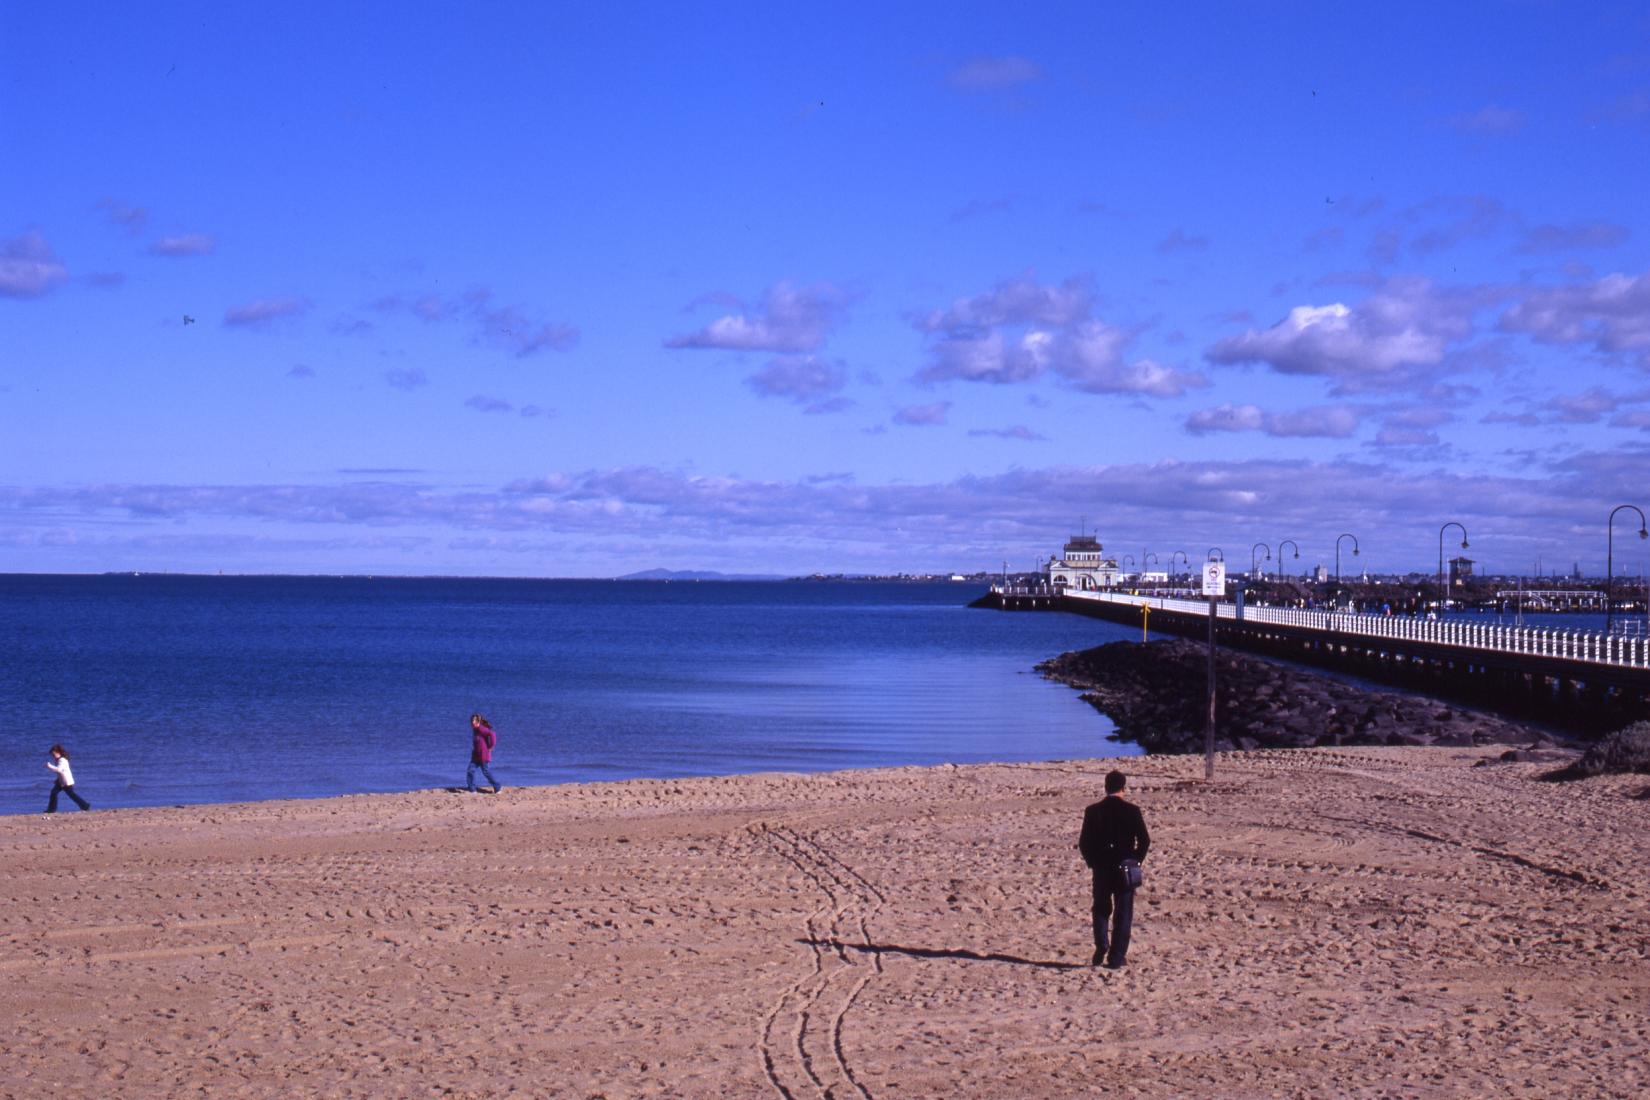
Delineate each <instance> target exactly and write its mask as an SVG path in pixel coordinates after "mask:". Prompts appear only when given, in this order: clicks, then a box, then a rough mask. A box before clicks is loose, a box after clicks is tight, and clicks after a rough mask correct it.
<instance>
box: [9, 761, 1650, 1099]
mask: <svg viewBox="0 0 1650 1100" xmlns="http://www.w3.org/2000/svg"><path fill="white" fill-rule="evenodd" d="M1499 751H1500V750H1499V749H1489V748H1481V749H1462V748H1455V749H1443V748H1376V749H1357V750H1351V749H1311V750H1295V751H1270V752H1268V751H1262V752H1254V753H1249V754H1241V755H1235V756H1229V757H1225V756H1223V757H1222V758H1221V759H1220V761H1219V771H1218V775H1217V779H1216V781H1215V782H1214V783H1212V784H1206V783H1204V782H1202V779H1201V776H1202V760H1201V759H1200V758H1196V757H1172V756H1163V757H1145V758H1132V759H1129V760H1127V761H1125V762H1123V764H1122V766H1124V767H1125V768H1127V769H1128V770H1129V772H1130V774H1131V777H1132V794H1133V796H1134V799H1135V801H1136V802H1138V804H1139V805H1140V806H1141V807H1142V809H1143V810H1144V811H1145V813H1146V816H1147V820H1148V822H1149V823H1150V826H1151V829H1152V833H1153V841H1154V844H1153V850H1152V857H1151V859H1150V860H1149V861H1148V863H1147V867H1146V871H1147V885H1146V886H1145V887H1144V889H1143V892H1142V894H1141V896H1140V900H1139V903H1138V905H1137V916H1136V928H1135V942H1134V948H1133V950H1132V952H1131V955H1130V966H1129V968H1128V969H1127V970H1125V971H1121V972H1115V973H1114V972H1110V971H1105V970H1097V969H1094V968H1091V967H1089V966H1088V965H1086V964H1087V962H1088V959H1089V954H1090V949H1091V948H1090V942H1089V928H1088V895H1087V892H1088V880H1087V872H1086V871H1085V869H1084V868H1083V867H1082V865H1081V863H1080V862H1079V860H1078V858H1077V855H1076V853H1075V851H1074V850H1073V848H1072V845H1073V843H1074V841H1075V838H1076V832H1077V828H1078V825H1079V821H1080V816H1081V812H1082V808H1083V806H1084V805H1085V804H1086V803H1087V802H1089V801H1092V800H1094V799H1096V798H1098V797H1099V793H1098V792H1099V788H1100V780H1101V777H1102V776H1103V775H1104V773H1105V772H1106V770H1108V768H1109V767H1110V766H1111V765H1110V764H1109V763H1107V762H1104V761H1081V762H1065V763H1051V764H1022V765H1005V766H990V765H984V766H973V767H942V768H930V769H918V768H900V769H889V770H881V771H868V772H852V773H837V774H830V775H816V776H797V775H759V776H746V777H733V778H719V779H694V780H681V781H632V782H624V783H613V784H590V785H580V786H566V787H548V788H537V789H509V790H506V791H505V792H504V794H502V795H500V796H498V797H496V798H495V797H490V796H485V795H475V796H470V795H461V794H455V793H449V792H445V791H425V792H416V793H411V794H405V795H374V796H360V797H350V798H341V799H328V800H320V801H306V802H277V803H260V804H246V805H235V806H205V807H203V806H195V807H188V808H176V809H147V810H134V811H121V812H107V813H106V812H93V813H89V814H76V813H65V814H59V815H58V816H57V817H56V818H55V819H53V818H45V817H42V816H39V815H30V816H14V817H6V818H0V896H3V898H4V904H3V909H0V912H3V914H4V916H3V940H4V951H3V953H0V972H3V978H4V985H3V990H4V992H3V993H0V999H3V1005H4V1015H5V1018H6V1020H7V1021H8V1028H7V1031H8V1041H7V1050H6V1057H5V1058H4V1059H3V1060H0V1095H4V1096H8V1097H9V1096H16V1097H42V1096H47V1095H58V1096H100V1097H107V1096H131V1097H139V1096H214V1097H219V1096H293V1095H298V1096H339V1097H345V1096H426V1095H427V1096H461V1097H467V1096H475V1097H481V1096H504V1095H519V1096H570V1097H628V1096H687V1097H699V1096H707V1097H708V1096H737V1097H747V1096H748V1097H763V1096H774V1097H792V1098H798V1100H800V1098H805V1097H821V1096H832V1097H855V1096H857V1097H865V1096H927V1097H939V1096H981V1097H997V1096H1001V1097H1041V1096H1047V1097H1071V1096H1085V1095H1099V1094H1101V1093H1103V1092H1104V1093H1107V1094H1121V1095H1133V1096H1199V1097H1214V1096H1219V1097H1251V1096H1253V1097H1273V1096H1280V1097H1293V1096H1394V1097H1396V1096H1406V1097H1410V1096H1416V1097H1432V1096H1463V1097H1465V1096H1530V1097H1535V1096H1541V1097H1550V1096H1567V1097H1586V1096H1616V1097H1626V1096H1635V1095H1642V1094H1644V1093H1645V1092H1646V1090H1650V1068H1647V1067H1650V844H1647V843H1646V838H1647V837H1650V800H1647V799H1646V798H1645V791H1646V787H1647V780H1646V778H1645V777H1643V776H1632V777H1605V778H1599V779H1592V780H1587V781H1584V782H1578V783H1562V784H1561V783H1547V782H1541V781H1539V780H1538V778H1537V777H1538V776H1539V775H1540V774H1541V773H1543V772H1544V771H1546V770H1549V769H1550V767H1551V765H1541V764H1530V763H1510V764H1503V763H1495V764H1492V765H1490V766H1481V767H1474V766H1473V765H1474V764H1475V762H1477V761H1480V760H1486V759H1487V760H1494V759H1496V757H1497V756H1498V754H1499Z"/></svg>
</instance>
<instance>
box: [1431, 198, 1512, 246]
mask: <svg viewBox="0 0 1650 1100" xmlns="http://www.w3.org/2000/svg"><path fill="white" fill-rule="evenodd" d="M1405 216H1406V217H1407V218H1408V219H1410V220H1411V221H1415V222H1431V223H1432V224H1431V225H1430V226H1429V227H1428V228H1426V229H1423V230H1421V231H1420V232H1419V233H1417V234H1416V235H1415V239H1414V240H1413V241H1412V242H1411V243H1410V248H1411V249H1412V250H1413V251H1414V252H1416V253H1417V254H1419V255H1423V256H1424V255H1428V254H1430V253H1434V252H1443V251H1445V250H1446V249H1450V248H1454V247H1455V246H1456V245H1458V244H1460V243H1462V242H1463V241H1469V240H1481V239H1483V238H1485V237H1493V236H1495V235H1496V234H1497V233H1501V232H1504V231H1506V230H1508V229H1511V228H1512V227H1513V226H1515V225H1516V224H1517V223H1518V216H1517V215H1516V214H1514V213H1513V212H1512V211H1510V210H1508V209H1507V207H1506V205H1505V204H1503V203H1502V202H1501V200H1500V199H1494V198H1491V197H1489V196H1488V195H1461V196H1451V197H1445V198H1438V199H1432V200H1430V201H1428V202H1424V203H1420V204H1419V205H1417V206H1414V207H1412V208H1410V210H1408V211H1406V212H1405Z"/></svg>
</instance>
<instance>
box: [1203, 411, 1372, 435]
mask: <svg viewBox="0 0 1650 1100" xmlns="http://www.w3.org/2000/svg"><path fill="white" fill-rule="evenodd" d="M1360 420H1361V416H1360V414H1359V411H1358V410H1357V409H1354V408H1352V407H1351V406H1349V405H1318V406H1313V407H1310V408H1304V409H1291V410H1288V411H1285V412H1267V411H1265V410H1263V409H1262V408H1261V407H1260V406H1258V405H1233V404H1225V405H1217V406H1215V407H1214V408H1211V409H1200V410H1198V411H1197V412H1194V413H1192V415H1191V416H1189V417H1187V418H1186V430H1187V431H1189V432H1191V433H1192V434H1193V435H1208V434H1210V433H1212V432H1262V433H1264V434H1266V435H1269V436H1274V437H1278V438H1310V437H1318V438H1326V439H1345V438H1347V437H1348V436H1350V435H1352V434H1353V433H1354V432H1355V431H1357V430H1358V424H1359V422H1360Z"/></svg>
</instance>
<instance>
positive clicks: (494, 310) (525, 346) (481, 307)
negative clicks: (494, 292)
mask: <svg viewBox="0 0 1650 1100" xmlns="http://www.w3.org/2000/svg"><path fill="white" fill-rule="evenodd" d="M465 306H466V308H467V310H468V313H469V315H470V316H471V317H472V318H473V319H474V320H475V321H476V323H477V324H478V325H479V326H480V332H481V338H482V339H483V340H485V341H487V342H488V343H491V344H494V345H496V346H498V347H501V348H504V349H505V350H506V351H509V352H511V353H513V354H514V355H515V356H516V358H518V359H525V358H527V357H528V356H530V355H535V354H537V353H538V352H541V351H544V350H546V349H548V350H550V351H568V350H570V349H571V348H573V347H574V345H576V344H577V343H578V342H579V330H578V329H576V328H574V327H573V326H572V325H564V324H548V323H544V322H540V321H535V320H532V319H530V318H529V317H528V316H527V314H526V312H525V311H524V310H523V309H522V307H520V306H513V305H511V306H494V305H493V304H492V296H491V294H490V293H489V292H488V291H484V290H483V291H476V292H474V293H472V294H470V295H467V296H466V298H465Z"/></svg>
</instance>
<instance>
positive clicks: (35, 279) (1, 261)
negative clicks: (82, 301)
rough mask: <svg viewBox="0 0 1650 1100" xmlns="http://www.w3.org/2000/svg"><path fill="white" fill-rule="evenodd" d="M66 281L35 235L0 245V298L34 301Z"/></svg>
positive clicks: (66, 274) (62, 270)
mask: <svg viewBox="0 0 1650 1100" xmlns="http://www.w3.org/2000/svg"><path fill="white" fill-rule="evenodd" d="M68 277H69V269H68V268H66V267H64V266H63V264H62V263H61V262H60V261H59V260H58V258H57V257H56V256H55V255H53V254H52V249H51V245H49V244H47V243H46V238H45V237H43V236H41V235H40V234H39V233H38V232H36V231H34V230H30V231H29V232H27V233H24V234H23V235H22V236H20V237H12V238H11V239H9V240H4V241H0V296H3V297H7V298H38V297H40V296H41V295H42V294H45V293H46V292H47V291H49V290H51V289H53V288H54V287H56V286H57V285H58V284H59V283H61V282H62V281H63V280H64V279H67V278H68Z"/></svg>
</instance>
